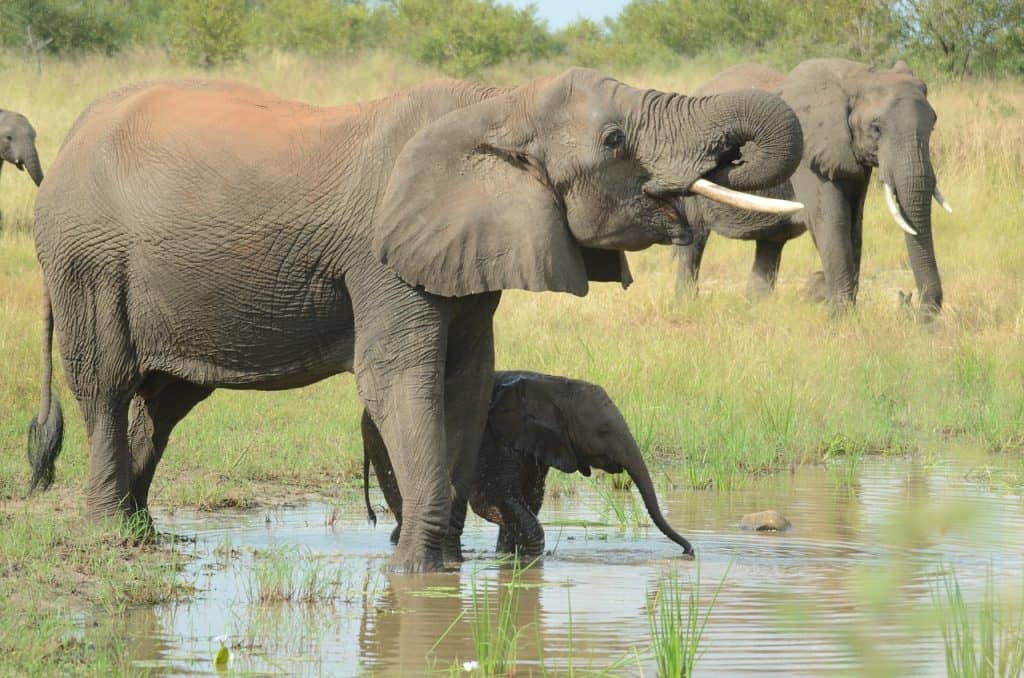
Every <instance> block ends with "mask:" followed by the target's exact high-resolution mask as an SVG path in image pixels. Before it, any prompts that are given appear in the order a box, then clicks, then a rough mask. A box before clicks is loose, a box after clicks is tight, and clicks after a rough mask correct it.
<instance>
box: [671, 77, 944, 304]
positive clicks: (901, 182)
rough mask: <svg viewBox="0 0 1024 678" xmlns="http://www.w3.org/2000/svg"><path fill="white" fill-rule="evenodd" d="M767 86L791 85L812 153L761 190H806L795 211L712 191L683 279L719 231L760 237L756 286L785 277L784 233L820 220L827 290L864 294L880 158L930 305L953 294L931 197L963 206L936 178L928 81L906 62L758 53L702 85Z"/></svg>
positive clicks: (696, 213) (787, 92) (690, 280)
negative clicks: (743, 205) (935, 238)
mask: <svg viewBox="0 0 1024 678" xmlns="http://www.w3.org/2000/svg"><path fill="white" fill-rule="evenodd" d="M740 87H757V88H760V89H763V90H766V91H772V92H776V93H778V94H780V95H781V96H782V98H783V99H784V100H785V101H786V102H787V103H789V104H790V106H792V107H793V110H794V111H795V112H796V114H797V116H798V117H799V118H800V123H801V126H802V127H803V134H804V157H803V159H802V161H801V163H800V167H799V168H798V169H797V171H796V172H794V174H793V177H792V179H791V180H790V181H787V182H784V183H783V184H780V185H778V186H775V187H773V188H771V189H769V190H767V191H763V192H762V193H763V194H764V195H766V196H773V197H777V198H790V199H795V200H797V201H799V202H802V203H804V204H805V205H806V209H805V210H803V211H801V212H798V213H796V214H794V215H791V216H789V215H777V214H752V213H750V212H740V211H737V210H735V209H733V208H731V207H723V206H722V205H720V204H719V203H711V202H708V201H706V200H704V199H703V198H702V197H693V198H687V199H686V200H685V201H684V202H685V205H684V208H685V210H686V215H687V218H688V220H689V221H690V222H691V224H692V225H693V227H694V230H695V231H696V233H695V241H694V242H693V243H691V244H690V245H681V246H679V247H678V248H677V250H676V254H677V255H678V258H679V275H678V284H679V286H680V288H682V289H691V290H692V289H695V286H696V281H697V276H698V273H699V271H700V263H701V258H702V256H703V253H704V247H705V245H706V243H707V237H708V233H709V232H715V233H719V234H721V235H724V236H726V237H729V238H738V239H743V240H754V241H756V243H757V244H756V253H755V256H754V267H753V270H752V272H751V277H750V284H749V293H750V294H751V295H757V294H759V293H763V292H767V291H770V290H772V289H773V288H774V286H775V278H776V275H777V273H778V268H779V262H780V260H781V257H782V248H783V245H785V243H786V242H787V241H788V240H790V239H792V238H795V237H797V236H799V235H801V234H802V233H803V232H804V231H805V230H810V232H811V237H812V238H813V239H814V243H815V245H816V246H817V248H818V252H819V254H820V255H821V262H822V268H823V273H824V289H823V290H821V291H820V292H819V293H818V294H819V296H821V297H822V298H825V299H828V300H829V301H831V302H832V303H833V304H836V305H839V306H841V305H846V304H852V303H854V302H855V301H856V298H857V288H858V284H859V276H860V263H861V242H862V224H863V219H864V198H865V195H866V193H867V189H868V182H869V180H870V178H871V174H872V171H873V170H874V169H876V168H877V170H878V177H879V179H880V180H881V182H882V188H883V193H884V195H885V202H886V206H887V208H888V211H889V213H890V215H891V216H892V219H893V221H895V223H896V225H897V226H899V228H900V229H902V230H903V232H904V233H905V240H906V246H907V252H908V254H909V257H910V265H911V268H912V269H913V272H914V278H915V281H916V283H917V288H918V293H919V297H920V299H921V307H922V310H923V311H925V312H926V313H934V312H937V311H938V310H939V309H940V308H941V306H942V283H941V281H940V279H939V270H938V265H937V264H936V261H935V249H934V246H933V243H932V224H931V201H932V199H933V198H934V199H935V200H936V201H937V202H938V203H939V204H940V205H942V207H943V208H945V209H946V210H947V211H952V208H951V207H950V205H949V203H948V202H947V201H946V200H945V198H944V197H943V196H942V193H941V192H940V191H939V189H938V186H937V185H936V181H935V172H934V170H933V168H932V164H931V157H930V154H929V150H928V145H929V139H930V137H931V132H932V128H933V126H934V125H935V119H936V116H935V111H934V110H932V107H931V105H930V104H929V103H928V99H927V88H926V87H925V84H924V82H922V81H921V80H920V79H918V78H917V77H915V76H914V74H913V73H912V72H911V71H910V68H909V67H908V66H907V65H906V64H905V63H904V62H899V63H897V64H896V65H895V66H894V67H893V68H892V69H891V70H885V71H877V70H875V69H873V68H870V67H868V66H866V65H864V64H860V63H856V62H853V61H845V60H842V59H814V60H811V61H805V62H803V63H801V64H800V65H798V66H797V67H796V68H794V69H793V70H792V71H790V73H789V74H788V75H787V74H784V73H781V72H779V71H777V70H775V69H773V68H768V67H765V66H758V65H743V66H735V67H733V68H730V69H728V70H726V71H723V72H722V73H720V74H719V75H718V76H716V77H715V78H714V79H712V80H711V81H710V82H708V83H706V84H705V85H704V86H703V87H701V88H700V89H699V90H698V93H700V94H714V93H721V92H726V91H729V90H734V89H737V88H740Z"/></svg>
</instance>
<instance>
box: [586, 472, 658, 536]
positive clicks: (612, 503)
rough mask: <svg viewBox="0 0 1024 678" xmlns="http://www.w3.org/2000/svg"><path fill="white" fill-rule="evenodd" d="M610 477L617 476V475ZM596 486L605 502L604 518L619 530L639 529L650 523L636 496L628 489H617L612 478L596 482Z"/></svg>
mask: <svg viewBox="0 0 1024 678" xmlns="http://www.w3.org/2000/svg"><path fill="white" fill-rule="evenodd" d="M608 477H609V478H615V477H616V476H614V475H612V476H608ZM594 488H595V489H596V490H597V493H598V494H599V495H600V496H601V499H602V500H603V502H604V511H603V512H602V514H603V515H602V519H603V520H607V521H608V522H611V523H612V524H613V525H615V526H616V527H618V528H619V530H625V529H626V528H630V527H631V528H633V529H637V528H640V527H643V526H645V525H647V524H648V522H647V520H646V515H645V513H644V511H643V510H641V509H639V508H638V507H637V502H636V497H634V496H633V493H632V492H630V491H629V490H628V489H627V490H619V489H615V487H614V486H613V482H612V481H611V480H609V481H608V482H597V483H595V484H594Z"/></svg>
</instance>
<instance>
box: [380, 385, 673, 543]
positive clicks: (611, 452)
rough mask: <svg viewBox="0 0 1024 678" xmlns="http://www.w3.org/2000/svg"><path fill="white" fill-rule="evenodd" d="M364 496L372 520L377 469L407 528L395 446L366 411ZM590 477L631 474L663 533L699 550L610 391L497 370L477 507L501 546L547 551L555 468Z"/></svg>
mask: <svg viewBox="0 0 1024 678" xmlns="http://www.w3.org/2000/svg"><path fill="white" fill-rule="evenodd" d="M362 430H363V491H364V496H365V499H366V511H367V515H368V516H369V519H370V521H371V522H373V523H376V522H377V517H376V515H375V514H374V512H373V507H372V506H371V505H370V495H369V472H368V471H369V468H368V464H373V470H374V472H375V473H376V474H377V481H378V483H379V484H380V488H381V491H382V492H383V493H384V499H385V501H387V503H388V507H389V508H390V509H391V511H392V512H393V513H394V514H395V518H396V520H397V521H398V525H397V526H396V527H395V529H394V531H393V532H392V533H391V541H392V542H393V543H397V542H398V537H399V535H400V534H401V528H402V495H401V493H400V492H399V490H398V484H397V483H396V482H395V474H394V470H393V469H392V467H391V461H390V459H389V458H388V451H387V447H386V446H385V445H384V441H383V440H382V439H381V437H380V433H379V432H378V431H377V428H376V426H374V424H373V420H372V419H370V417H369V415H368V414H367V413H366V412H364V413H363V421H362ZM551 467H554V468H556V469H558V470H559V471H562V472H564V473H575V472H577V471H578V472H579V473H581V474H583V475H585V476H589V475H590V471H591V468H598V469H601V470H602V471H607V472H608V473H622V472H623V471H625V472H626V473H628V474H629V477H630V478H631V479H632V480H633V484H634V485H636V487H637V490H638V491H639V492H640V496H641V498H642V499H643V501H644V506H645V507H646V509H647V513H648V515H650V517H651V520H653V521H654V524H655V525H656V526H657V527H658V529H659V530H661V531H662V533H663V534H664V535H665V536H666V537H668V538H669V539H671V540H672V541H674V542H675V543H677V544H679V545H680V546H682V547H683V550H684V552H685V553H688V554H689V553H693V548H692V547H691V546H690V543H689V542H688V541H686V539H684V538H683V537H681V536H680V535H679V534H678V533H677V532H676V531H675V530H673V529H672V527H671V526H670V525H669V524H668V522H667V521H666V520H665V517H664V516H663V515H662V513H661V508H660V507H659V506H658V498H657V495H656V494H655V492H654V482H653V481H652V480H651V476H650V473H649V472H648V471H647V465H646V464H645V463H644V458H643V453H642V452H641V451H640V446H639V445H637V442H636V439H634V438H633V434H632V433H630V431H629V425H628V424H627V423H626V419H625V418H624V417H623V416H622V413H621V412H620V411H619V408H618V407H616V406H615V403H614V402H612V400H611V398H609V397H608V394H607V393H605V390H604V389H603V388H601V387H600V386H597V385H595V384H591V383H589V382H586V381H580V380H578V379H567V378H564V377H556V376H551V375H547V374H538V373H536V372H522V371H519V372H495V374H494V389H493V391H492V392H491V404H490V407H489V408H488V412H487V424H486V427H485V429H484V435H483V442H482V443H481V446H480V456H479V459H478V461H477V475H476V479H475V480H474V483H473V486H472V489H471V491H470V500H469V505H470V506H471V507H472V508H473V512H474V513H476V514H477V515H478V516H480V517H481V518H484V519H485V520H488V521H490V522H492V523H495V524H496V525H498V526H500V528H501V529H500V530H499V532H498V543H497V545H496V549H497V550H498V551H499V552H503V553H512V552H514V551H518V552H519V553H520V554H521V555H526V556H537V555H540V554H542V553H543V552H544V528H543V527H541V524H540V521H539V520H538V519H537V514H538V513H540V508H541V505H542V504H543V502H544V483H545V480H546V478H547V475H548V469H550V468H551Z"/></svg>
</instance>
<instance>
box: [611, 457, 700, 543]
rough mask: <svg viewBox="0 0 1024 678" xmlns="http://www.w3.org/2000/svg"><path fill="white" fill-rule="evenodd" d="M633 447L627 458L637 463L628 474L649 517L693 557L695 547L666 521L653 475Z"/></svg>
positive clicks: (630, 466) (628, 469)
mask: <svg viewBox="0 0 1024 678" xmlns="http://www.w3.org/2000/svg"><path fill="white" fill-rule="evenodd" d="M633 447H634V448H635V449H633V450H630V454H629V455H627V457H632V458H634V459H636V461H635V462H634V463H630V464H627V465H626V472H627V473H628V474H629V477H630V478H631V479H632V480H633V484H634V485H636V489H637V490H639V491H640V498H641V499H643V501H644V508H646V509H647V515H649V516H650V517H651V520H652V521H654V524H655V525H656V526H657V528H658V529H659V530H661V533H662V534H664V535H665V536H666V537H668V538H669V539H671V540H672V541H674V542H675V543H677V544H679V545H680V546H682V547H683V551H684V552H686V553H687V554H689V555H692V554H693V547H692V546H690V542H688V541H686V539H685V538H684V537H683V536H682V535H680V534H679V533H678V532H676V531H675V530H674V529H672V526H671V525H669V524H668V521H667V520H665V516H664V515H662V513H661V507H660V506H659V505H658V497H657V495H655V493H654V481H653V480H651V474H650V472H648V470H647V466H646V465H645V464H644V462H643V455H642V454H641V452H640V448H639V447H638V446H636V445H635V443H634V445H633Z"/></svg>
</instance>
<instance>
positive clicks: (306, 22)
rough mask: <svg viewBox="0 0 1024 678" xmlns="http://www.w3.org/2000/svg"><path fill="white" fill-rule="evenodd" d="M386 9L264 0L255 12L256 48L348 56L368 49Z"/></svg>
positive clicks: (325, 0) (332, 1)
mask: <svg viewBox="0 0 1024 678" xmlns="http://www.w3.org/2000/svg"><path fill="white" fill-rule="evenodd" d="M384 11H386V10H384V9H383V8H378V9H371V8H370V7H369V6H368V5H367V3H366V2H363V1H362V0H355V1H348V2H342V1H341V0H263V1H262V2H261V3H259V5H257V6H256V8H255V10H254V12H253V23H254V40H255V42H256V44H259V45H261V46H264V47H271V48H276V49H282V50H294V51H300V52H306V53H308V54H320V55H327V54H346V53H349V52H351V51H352V50H354V49H356V48H358V47H360V46H363V45H366V44H367V43H369V42H370V39H371V37H375V36H373V32H372V28H373V24H374V23H375V21H374V20H375V19H376V18H377V17H376V16H375V15H376V14H380V13H381V12H384Z"/></svg>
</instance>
